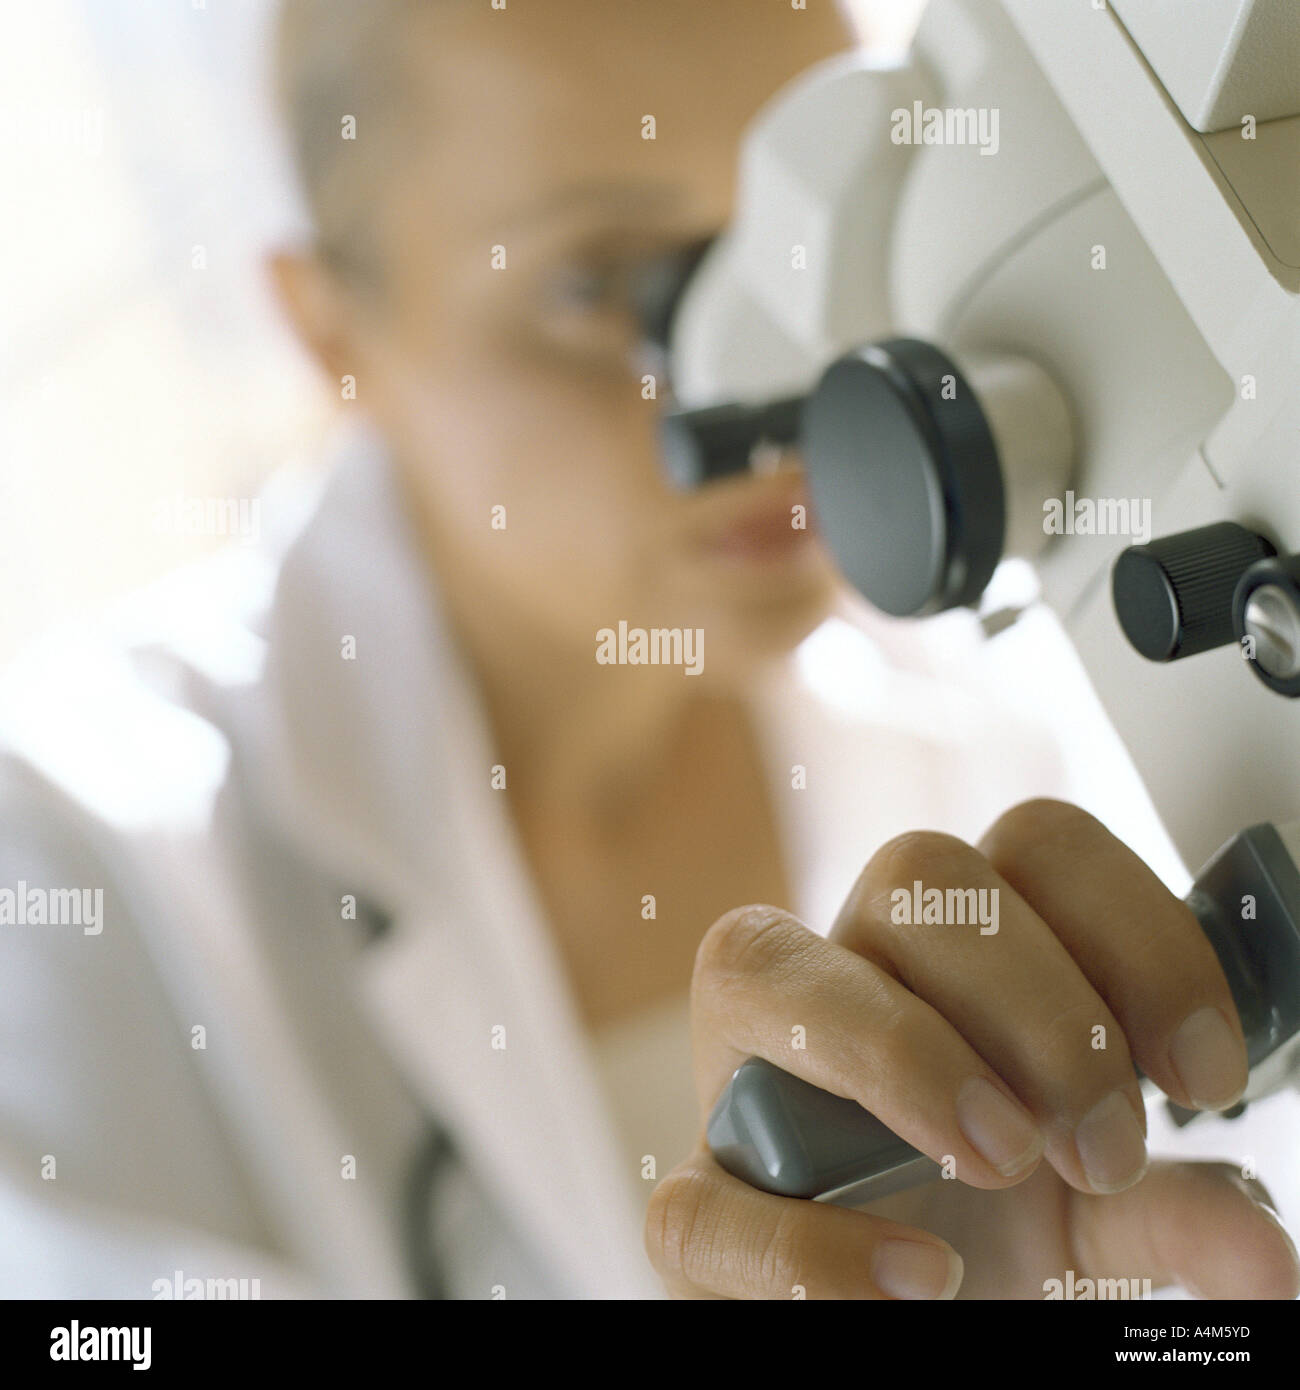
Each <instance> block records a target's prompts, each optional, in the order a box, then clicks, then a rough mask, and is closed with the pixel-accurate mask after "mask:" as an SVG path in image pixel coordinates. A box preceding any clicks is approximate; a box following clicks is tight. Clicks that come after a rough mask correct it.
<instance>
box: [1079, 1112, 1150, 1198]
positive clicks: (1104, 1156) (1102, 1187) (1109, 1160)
mask: <svg viewBox="0 0 1300 1390" xmlns="http://www.w3.org/2000/svg"><path fill="white" fill-rule="evenodd" d="M1074 1142H1075V1144H1076V1145H1078V1149H1079V1162H1080V1163H1082V1164H1083V1171H1084V1174H1085V1175H1086V1176H1087V1179H1088V1184H1089V1186H1090V1187H1091V1188H1092V1190H1093V1191H1094V1192H1101V1193H1111V1192H1123V1191H1124V1189H1125V1188H1126V1187H1132V1186H1133V1184H1134V1183H1135V1182H1137V1180H1138V1179H1139V1178H1140V1177H1141V1176H1142V1174H1143V1173H1145V1172H1146V1168H1147V1141H1146V1139H1145V1138H1144V1137H1143V1135H1142V1126H1141V1125H1139V1124H1138V1120H1137V1116H1136V1115H1135V1114H1134V1113H1133V1107H1132V1105H1131V1104H1130V1103H1129V1099H1128V1097H1127V1096H1126V1095H1125V1094H1124V1092H1123V1091H1112V1092H1111V1093H1110V1095H1108V1096H1107V1097H1106V1099H1105V1100H1103V1101H1101V1102H1100V1103H1099V1104H1097V1105H1094V1106H1093V1107H1092V1109H1091V1110H1089V1111H1088V1113H1087V1114H1086V1115H1085V1116H1084V1117H1083V1119H1082V1120H1080V1121H1079V1123H1078V1125H1077V1126H1076V1127H1075V1130H1074Z"/></svg>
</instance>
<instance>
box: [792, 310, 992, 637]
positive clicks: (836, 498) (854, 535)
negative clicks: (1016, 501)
mask: <svg viewBox="0 0 1300 1390" xmlns="http://www.w3.org/2000/svg"><path fill="white" fill-rule="evenodd" d="M803 445H804V463H805V467H806V468H807V470H808V480H809V487H810V490H811V493H812V502H813V510H814V513H815V515H816V518H817V524H818V526H819V528H820V529H821V531H822V532H823V534H824V535H825V536H826V538H827V540H828V542H829V544H830V547H831V549H832V551H833V552H834V554H835V558H836V560H837V562H838V563H839V566H840V568H841V569H842V570H843V571H844V574H845V576H846V577H847V578H848V579H849V580H850V581H851V582H852V583H853V584H854V585H856V587H857V588H858V589H859V590H860V591H861V592H862V593H863V594H864V595H865V596H866V597H867V598H868V599H870V601H871V602H872V603H873V604H874V605H875V606H876V607H877V608H880V609H882V610H883V611H884V612H886V613H889V614H892V615H893V616H895V617H914V616H921V615H923V614H928V613H936V612H939V611H940V610H942V609H946V608H955V607H958V606H961V605H964V604H973V603H975V602H976V601H977V600H978V599H979V596H980V594H981V593H983V591H984V588H985V586H986V585H987V584H988V582H989V580H990V578H992V575H993V571H994V570H995V569H996V568H997V565H998V562H999V561H1000V560H1001V558H1002V552H1003V543H1004V541H1005V538H1006V525H1007V498H1006V493H1005V489H1004V486H1003V474H1002V468H1001V466H1000V463H999V455H998V447H997V444H996V442H995V440H994V436H993V432H992V429H991V427H990V425H989V422H988V420H987V418H986V417H985V413H984V411H983V409H982V408H981V405H980V402H979V400H978V399H977V397H976V394H975V392H974V391H973V390H972V388H971V386H970V385H969V383H968V382H967V380H966V378H965V377H964V376H963V374H962V372H961V370H960V369H959V368H958V367H957V365H956V363H954V362H953V360H952V359H951V358H950V357H949V356H948V355H947V354H946V353H944V352H941V351H940V350H939V349H938V348H936V347H933V346H931V345H930V344H928V343H923V342H919V341H917V340H916V339H912V338H895V339H892V340H890V341H887V342H882V343H875V344H872V345H871V346H869V347H865V348H861V349H860V350H858V351H857V352H853V353H850V354H849V355H848V356H846V357H842V358H841V359H840V360H839V361H838V362H836V363H835V364H834V365H833V366H832V367H831V368H830V370H829V371H828V372H827V373H826V375H825V376H824V377H823V378H822V380H821V384H820V385H819V386H818V387H817V389H816V391H815V392H814V393H813V395H812V396H811V397H810V398H809V401H808V404H807V406H806V407H805V409H804V425H803Z"/></svg>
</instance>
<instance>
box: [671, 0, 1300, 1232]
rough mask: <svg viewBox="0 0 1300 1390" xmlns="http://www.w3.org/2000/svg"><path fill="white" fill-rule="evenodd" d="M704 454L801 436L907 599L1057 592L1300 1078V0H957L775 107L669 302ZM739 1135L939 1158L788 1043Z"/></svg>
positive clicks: (805, 1187) (838, 530) (731, 1135)
mask: <svg viewBox="0 0 1300 1390" xmlns="http://www.w3.org/2000/svg"><path fill="white" fill-rule="evenodd" d="M669 346H670V361H671V368H672V379H673V392H674V408H673V411H672V413H671V414H670V415H669V416H668V417H667V418H666V419H665V421H664V426H663V441H664V458H665V464H666V466H667V468H668V470H669V472H670V475H671V476H672V478H673V480H674V482H675V483H676V485H677V486H679V487H682V488H702V487H707V486H709V484H710V483H711V482H713V481H714V480H715V479H719V478H722V477H725V476H728V475H729V474H733V473H735V472H737V471H740V470H743V469H746V468H749V467H751V466H753V463H754V461H755V459H756V458H757V457H758V456H759V454H760V452H761V451H762V450H764V449H770V448H772V447H779V448H797V449H798V450H799V451H800V454H801V457H802V460H803V464H804V467H805V470H806V473H807V477H808V486H809V490H810V494H811V498H812V503H813V508H814V511H815V513H816V516H817V520H818V525H819V527H820V529H821V532H822V534H823V536H824V537H825V539H826V541H827V543H828V545H829V547H830V549H831V551H832V553H833V554H834V556H835V558H836V561H837V563H838V565H839V567H840V569H841V571H842V572H843V574H844V576H845V577H846V579H847V580H848V581H849V582H850V583H852V584H853V585H854V586H855V587H856V588H857V589H858V590H859V591H860V592H861V594H862V595H863V596H864V597H865V599H866V600H867V601H868V602H870V603H871V604H873V605H874V606H875V607H877V608H878V609H880V610H881V611H882V612H884V613H886V614H890V615H893V616H896V617H909V618H924V617H926V616H928V615H931V614H935V613H939V612H942V611H944V610H946V609H950V608H954V607H962V606H965V607H978V605H979V603H980V600H981V596H982V595H983V594H984V592H985V590H986V588H987V587H988V585H989V583H990V581H991V579H992V578H993V575H994V573H995V571H996V570H997V569H998V567H999V566H1000V565H1001V564H1002V562H1003V561H1004V560H1007V559H1009V558H1013V557H1014V558H1019V559H1021V560H1025V561H1028V562H1030V563H1031V564H1032V565H1033V567H1034V570H1035V571H1036V574H1037V577H1038V582H1039V586H1040V590H1041V595H1042V598H1043V601H1045V602H1046V603H1047V604H1048V605H1050V607H1051V608H1052V609H1053V610H1054V611H1055V613H1056V614H1057V615H1058V617H1059V618H1060V620H1061V622H1062V624H1063V626H1064V627H1065V629H1066V631H1067V632H1068V634H1069V635H1070V637H1071V639H1072V641H1073V643H1074V645H1075V647H1076V649H1077V650H1078V652H1079V654H1080V656H1081V658H1082V660H1083V662H1084V664H1085V666H1086V668H1087V671H1088V674H1089V676H1090V678H1091V680H1092V682H1093V685H1094V686H1095V688H1096V691H1097V693H1098V695H1099V696H1100V698H1101V701H1102V703H1103V705H1104V707H1105V709H1106V711H1107V713H1108V715H1109V717H1110V719H1111V721H1112V723H1113V724H1114V726H1115V728H1116V729H1117V731H1118V733H1119V734H1120V736H1121V738H1122V739H1123V741H1124V743H1125V744H1126V746H1127V748H1128V750H1129V753H1130V754H1131V756H1132V759H1133V761H1134V763H1135V765H1136V767H1137V769H1138V771H1139V772H1140V774H1141V776H1142V778H1143V780H1144V781H1145V784H1146V786H1147V788H1148V789H1149V791H1150V793H1151V796H1152V799H1153V801H1154V804H1155V806H1156V808H1157V810H1158V812H1159V813H1160V815H1161V818H1162V820H1163V822H1164V824H1165V827H1166V829H1167V830H1168V832H1169V834H1170V836H1171V838H1172V840H1173V842H1174V844H1175V845H1176V846H1177V848H1178V850H1179V852H1180V853H1181V854H1182V856H1183V857H1184V858H1185V860H1186V861H1187V862H1188V863H1189V864H1198V863H1205V865H1206V867H1205V868H1204V869H1203V870H1202V872H1201V873H1200V875H1199V876H1198V877H1197V879H1196V883H1195V886H1194V888H1193V889H1192V892H1191V893H1190V895H1189V896H1188V899H1187V901H1188V903H1189V905H1190V906H1191V907H1192V909H1193V911H1194V912H1195V913H1196V915H1197V917H1198V919H1199V920H1200V922H1201V924H1202V926H1203V928H1204V930H1205V932H1206V934H1207V936H1208V937H1209V939H1210V941H1211V944H1212V945H1213V946H1214V949H1215V951H1216V953H1217V954H1218V957H1219V960H1220V963H1221V964H1222V966H1223V968H1224V971H1225V974H1226V975H1227V978H1228V981H1229V984H1230V986H1231V988H1232V992H1233V996H1234V998H1235V1000H1236V1003H1237V1007H1238V1010H1239V1013H1240V1015H1241V1020H1242V1025H1243V1028H1244V1030H1245V1034H1246V1038H1247V1044H1248V1053H1249V1057H1250V1062H1251V1083H1250V1087H1249V1089H1248V1090H1247V1093H1246V1098H1247V1099H1254V1098H1257V1097H1259V1096H1262V1095H1265V1094H1268V1093H1270V1092H1272V1091H1275V1090H1278V1089H1280V1088H1282V1087H1285V1086H1290V1085H1295V1084H1297V1082H1300V703H1298V702H1297V701H1298V700H1300V553H1297V552H1300V5H1298V4H1297V3H1296V0H931V3H930V4H929V7H928V9H927V11H926V13H925V16H924V18H923V20H922V23H921V26H920V29H919V31H918V34H917V37H916V40H915V43H914V46H913V48H912V51H911V52H910V54H909V55H908V57H907V58H906V59H905V60H904V61H902V62H899V63H896V64H892V65H881V64H878V63H874V62H872V61H871V60H869V59H868V58H865V57H863V56H860V55H859V56H854V57H851V58H846V59H843V60H835V61H833V62H831V63H829V64H826V65H823V66H821V67H819V68H817V69H815V70H814V71H813V72H811V73H810V74H808V75H807V76H806V77H804V78H803V79H801V80H799V81H798V82H796V83H795V84H794V85H793V86H792V87H790V88H788V89H787V90H786V91H785V92H783V93H782V94H780V95H779V96H778V97H777V98H776V100H775V101H774V102H773V103H772V104H771V105H770V106H769V107H768V108H767V110H766V111H765V112H764V113H762V114H761V116H760V117H759V119H758V121H757V122H756V124H755V126H754V127H753V129H752V131H751V132H750V135H749V138H748V140H747V142H746V146H745V150H744V153H743V162H742V171H741V186H740V204H739V208H738V213H737V216H736V219H735V221H734V223H733V225H732V226H731V227H730V228H729V229H728V230H727V231H726V232H725V234H724V235H723V236H722V237H721V238H720V239H719V240H718V241H716V242H715V243H713V244H712V245H711V246H710V247H709V248H708V250H707V252H705V253H704V254H703V255H702V257H701V258H700V259H699V260H698V263H697V264H696V265H694V266H693V268H692V274H691V276H690V278H689V281H688V282H687V284H686V287H685V289H684V291H683V293H682V294H681V296H680V299H679V300H678V302H677V304H676V306H675V310H674V312H673V315H672V320H671V331H670V334H669ZM708 1137H709V1143H710V1146H711V1147H712V1149H713V1151H714V1154H715V1155H716V1157H717V1158H718V1160H719V1162H720V1163H721V1164H722V1165H723V1166H724V1167H726V1168H727V1169H728V1170H729V1171H731V1172H733V1173H734V1174H736V1175H737V1176H739V1177H742V1178H743V1179H745V1180H746V1181H748V1182H750V1183H752V1184H753V1185H755V1186H757V1187H760V1188H763V1189H765V1190H767V1191H772V1192H777V1193H781V1194H783V1195H787V1196H797V1197H806V1198H813V1199H817V1200H822V1201H833V1202H840V1203H844V1204H847V1205H857V1204H861V1203H864V1202H867V1201H871V1200H875V1199H876V1198H878V1197H882V1196H885V1195H887V1194H888V1193H890V1192H893V1191H897V1190H899V1189H901V1188H904V1187H908V1186H911V1185H914V1184H916V1183H919V1182H923V1181H927V1180H929V1179H930V1178H932V1177H934V1176H936V1174H937V1167H936V1165H935V1164H934V1163H932V1162H931V1160H930V1159H928V1158H927V1157H926V1156H924V1155H922V1154H919V1153H918V1152H917V1151H916V1150H915V1149H913V1148H911V1147H910V1146H909V1145H907V1144H905V1143H904V1142H903V1141H901V1140H900V1139H898V1137H897V1136H896V1135H894V1134H892V1133H891V1131H889V1130H888V1129H887V1128H886V1127H885V1126H884V1125H882V1124H881V1123H880V1122H879V1121H877V1120H875V1118H874V1117H873V1116H871V1115H870V1114H868V1113H867V1112H866V1111H865V1110H863V1109H862V1108H861V1107H859V1106H858V1105H856V1104H855V1103H853V1102H851V1101H848V1100H845V1099H843V1098H840V1097H837V1096H833V1095H830V1094H828V1093H826V1092H824V1091H820V1090H818V1089H816V1088H815V1087H813V1086H811V1085H810V1084H809V1083H807V1082H805V1081H803V1080H801V1079H800V1078H798V1077H796V1076H794V1075H792V1074H790V1073H787V1072H784V1071H782V1070H780V1069H779V1068H776V1067H774V1066H772V1065H771V1064H770V1063H768V1062H765V1061H763V1060H761V1059H756V1058H751V1059H750V1060H748V1061H747V1062H745V1063H744V1064H743V1065H742V1066H741V1067H740V1068H739V1069H738V1070H737V1072H736V1073H735V1075H734V1076H733V1078H732V1080H731V1082H730V1084H729V1085H728V1087H727V1089H726V1091H725V1092H724V1094H723V1095H722V1097H721V1098H720V1099H719V1101H718V1104H717V1106H716V1108H715V1110H714V1112H713V1115H712V1117H711V1121H710V1124H709V1130H708Z"/></svg>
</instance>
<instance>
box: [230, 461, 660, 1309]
mask: <svg viewBox="0 0 1300 1390" xmlns="http://www.w3.org/2000/svg"><path fill="white" fill-rule="evenodd" d="M267 637H268V647H267V664H266V667H265V671H264V681H263V685H262V690H263V694H264V704H263V708H262V714H261V718H260V725H259V727H258V728H257V729H255V730H254V731H253V732H252V742H253V745H254V748H255V756H254V762H255V764H256V768H255V775H256V776H258V777H260V779H261V781H262V785H263V794H264V795H265V797H266V798H267V800H268V802H269V803H270V804H271V805H272V806H273V808H274V811H273V814H274V815H275V817H276V819H277V820H278V821H279V823H280V825H281V827H282V828H283V830H284V832H285V833H286V834H288V835H291V836H292V837H293V838H294V839H295V840H296V841H297V843H298V844H299V845H300V846H301V848H302V849H303V851H304V852H305V853H307V854H308V855H310V856H311V857H312V858H313V859H314V860H316V861H317V862H319V863H320V864H321V865H322V868H323V869H324V870H326V871H328V872H329V873H330V874H331V875H332V876H333V877H334V878H335V879H336V880H337V881H338V882H339V883H340V885H341V888H340V892H341V894H342V893H355V894H356V895H357V897H358V898H359V899H364V900H368V901H369V902H371V903H373V904H375V905H377V906H379V907H380V908H381V909H382V910H383V911H384V912H385V913H386V914H387V915H388V916H389V918H390V925H389V927H388V930H387V931H386V932H385V933H384V934H383V935H382V936H381V937H380V939H379V940H378V941H376V942H374V943H373V944H372V945H371V946H369V947H368V948H367V950H366V951H365V952H364V954H363V955H362V957H361V967H360V968H361V973H362V979H361V988H360V992H361V995H362V998H363V1000H364V1001H365V1005H366V1006H367V1007H368V1008H369V1010H370V1012H371V1013H372V1016H373V1021H374V1023H375V1026H376V1028H377V1030H378V1031H379V1033H380V1035H381V1037H382V1038H383V1039H384V1040H385V1041H386V1043H387V1045H388V1047H389V1050H390V1052H391V1053H392V1055H393V1056H394V1058H395V1060H396V1062H397V1063H398V1065H399V1066H400V1067H401V1068H402V1069H403V1070H404V1072H405V1074H406V1077H407V1080H408V1083H410V1084H411V1085H413V1087H414V1088H415V1089H416V1091H417V1092H418V1094H419V1095H420V1097H421V1099H422V1101H423V1103H425V1104H426V1105H427V1106H428V1107H429V1109H430V1110H431V1112H433V1113H434V1114H436V1115H437V1117H438V1118H439V1119H441V1120H442V1121H443V1122H444V1123H446V1124H448V1125H449V1126H450V1127H451V1128H452V1131H453V1134H454V1136H455V1141H456V1143H457V1145H458V1147H459V1148H460V1150H461V1152H462V1154H463V1155H464V1156H465V1158H466V1161H467V1162H469V1163H470V1164H471V1165H473V1166H474V1167H475V1168H476V1169H477V1171H478V1172H479V1174H480V1175H481V1177H482V1178H483V1179H484V1181H485V1183H486V1185H487V1186H488V1188H489V1190H490V1191H492V1192H493V1193H494V1195H495V1197H496V1199H497V1200H498V1201H499V1202H500V1203H501V1205H502V1207H503V1209H504V1210H505V1211H506V1212H508V1213H510V1214H511V1215H512V1216H513V1217H514V1219H515V1221H516V1223H517V1225H518V1227H519V1229H520V1230H521V1231H522V1232H523V1233H524V1234H525V1236H526V1238H530V1239H531V1240H532V1242H533V1243H534V1245H535V1247H536V1250H537V1251H538V1253H539V1255H540V1256H541V1258H542V1259H543V1260H544V1261H547V1262H549V1265H550V1267H551V1268H552V1269H554V1270H555V1272H556V1276H557V1281H558V1285H559V1287H558V1289H557V1291H558V1292H561V1293H563V1294H566V1295H571V1296H575V1297H594V1298H609V1297H653V1296H656V1295H657V1294H659V1292H660V1289H659V1285H658V1281H657V1280H656V1279H655V1278H654V1276H653V1274H652V1272H651V1270H650V1267H649V1265H648V1262H647V1261H646V1259H645V1256H644V1254H643V1252H642V1243H641V1237H640V1219H639V1216H638V1213H637V1212H636V1210H635V1208H634V1204H633V1200H632V1196H631V1193H630V1192H629V1191H628V1190H627V1187H626V1179H625V1178H624V1175H623V1174H622V1173H621V1172H620V1166H619V1165H620V1162H621V1160H620V1158H619V1157H618V1151H617V1145H616V1141H615V1138H614V1134H613V1122H612V1116H611V1113H610V1111H609V1109H608V1106H607V1102H606V1101H605V1099H604V1097H603V1094H602V1093H601V1091H600V1088H599V1082H598V1078H597V1074H596V1070H595V1067H594V1064H593V1059H592V1056H591V1050H590V1046H589V1043H588V1040H587V1038H586V1035H585V1032H584V1029H583V1027H582V1024H581V1020H580V1016H579V1013H578V1010H577V1007H576V1002H575V1000H574V998H573V996H572V993H571V988H570V985H569V983H568V979H567V976H566V974H565V972H564V970H563V968H562V964H561V962H560V959H559V956H558V953H557V951H556V948H555V946H554V943H553V941H552V939H551V937H550V934H549V931H548V930H547V928H546V926H545V919H544V915H543V913H542V911H541V909H540V905H539V903H538V902H537V900H536V897H535V894H534V891H533V888H532V885H531V881H530V877H529V875H528V873H527V871H526V869H525V867H524V859H523V855H522V853H521V851H520V848H519V845H518V843H517V840H516V838H515V835H514V831H513V825H512V823H511V821H510V817H509V815H508V813H507V810H506V803H505V798H504V793H503V792H499V791H494V790H492V788H491V781H490V778H491V768H492V766H493V764H494V763H496V762H497V761H498V760H497V758H495V757H494V756H493V755H492V748H491V745H492V739H491V733H490V729H489V728H488V726H487V724H486V721H485V719H484V718H483V715H482V711H481V704H480V702H479V700H478V698H477V694H476V691H475V688H474V685H473V682H472V680H471V678H470V675H469V673H468V671H467V668H466V666H465V664H464V662H463V661H462V659H461V657H460V656H459V654H458V652H457V650H456V645H455V643H454V641H453V640H452V637H451V634H450V631H449V628H448V625H447V623H446V620H445V618H444V616H443V614H442V613H441V612H440V611H439V605H438V602H437V599H436V595H435V592H434V589H433V585H432V583H431V581H430V577H429V575H428V567H427V565H425V564H424V563H423V562H422V559H421V557H420V554H419V549H418V545H417V542H416V540H415V537H414V534H413V531H412V528H411V525H410V522H409V520H408V517H407V515H406V512H405V509H404V506H403V501H402V498H401V495H400V491H399V485H398V482H397V480H396V478H395V477H394V475H393V471H392V468H391V466H390V464H389V462H388V460H387V458H386V456H385V453H384V451H383V449H382V447H381V446H380V445H379V444H378V442H377V441H376V440H374V438H373V437H371V436H368V435H365V434H358V435H357V436H356V438H355V439H354V440H353V441H352V442H351V444H350V447H349V448H348V450H347V451H346V454H345V457H344V458H343V459H342V460H341V462H340V463H339V464H338V466H337V467H336V468H335V470H334V472H333V474H332V475H331V478H330V480H329V482H328V483H327V485H326V487H325V489H324V492H323V494H322V497H321V499H320V502H319V505H318V507H317V508H316V511H315V513H314V514H313V515H312V517H311V518H310V519H309V520H308V521H307V523H306V524H305V526H304V528H303V530H302V532H301V533H300V535H299V536H298V538H297V540H296V542H295V543H294V545H293V546H292V548H291V549H290V551H289V552H288V554H287V555H286V557H285V560H284V563H283V566H282V569H281V574H280V579H279V583H278V586H277V590H276V596H275V599H274V602H273V604H272V608H271V612H270V615H269V624H268V631H267ZM506 1294H507V1296H509V1288H508V1281H507V1289H506ZM484 1296H485V1297H487V1296H489V1291H488V1290H484Z"/></svg>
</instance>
